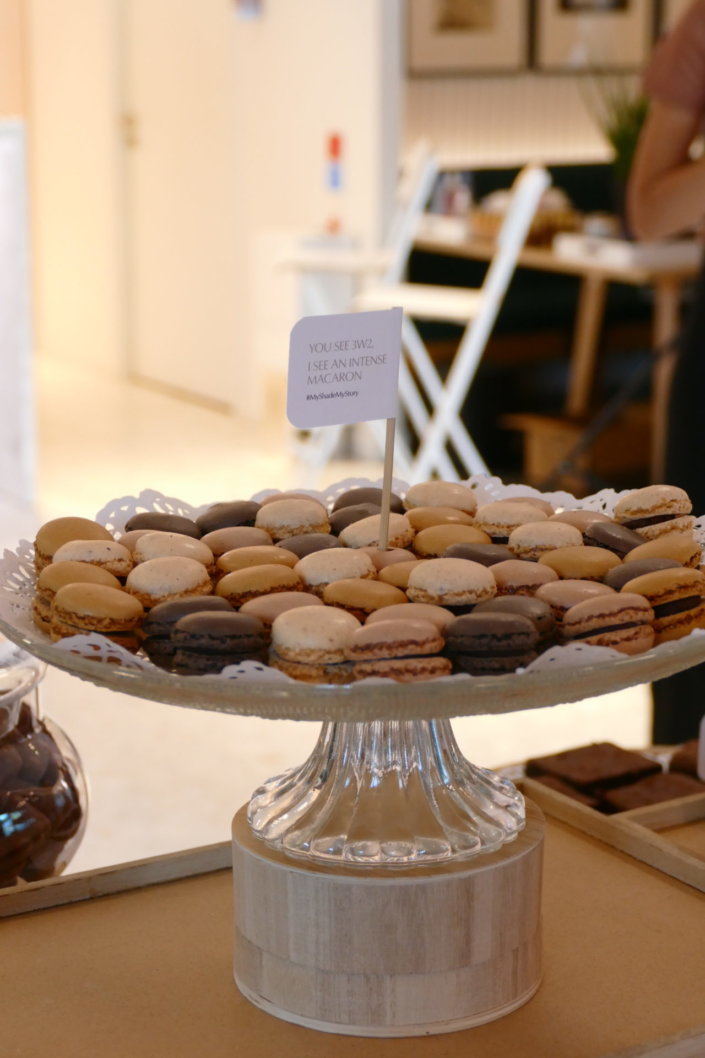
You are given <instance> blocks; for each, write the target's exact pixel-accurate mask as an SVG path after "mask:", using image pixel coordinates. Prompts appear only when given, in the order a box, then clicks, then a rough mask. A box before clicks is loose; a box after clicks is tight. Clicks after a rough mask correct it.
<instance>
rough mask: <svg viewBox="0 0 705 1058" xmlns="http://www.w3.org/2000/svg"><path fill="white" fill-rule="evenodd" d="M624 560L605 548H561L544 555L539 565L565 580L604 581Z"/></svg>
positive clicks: (584, 546) (582, 546) (581, 546)
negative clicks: (546, 567)
mask: <svg viewBox="0 0 705 1058" xmlns="http://www.w3.org/2000/svg"><path fill="white" fill-rule="evenodd" d="M621 564H622V560H621V558H620V557H619V555H615V553H614V551H608V550H607V548H605V547H590V546H588V545H585V544H581V545H580V546H579V547H560V548H557V549H556V550H555V551H550V552H549V553H548V554H546V555H542V556H541V558H540V559H539V565H541V566H548V567H549V569H552V570H554V572H556V573H557V574H558V576H559V577H561V578H562V579H563V580H604V578H605V577H606V576H607V574H608V573H609V571H610V570H611V569H614V568H615V566H620V565H621Z"/></svg>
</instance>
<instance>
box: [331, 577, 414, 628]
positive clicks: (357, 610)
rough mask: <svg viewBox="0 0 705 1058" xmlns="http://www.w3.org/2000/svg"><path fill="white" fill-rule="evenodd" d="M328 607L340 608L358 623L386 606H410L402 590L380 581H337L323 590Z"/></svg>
mask: <svg viewBox="0 0 705 1058" xmlns="http://www.w3.org/2000/svg"><path fill="white" fill-rule="evenodd" d="M323 602H324V603H325V604H326V606H339V607H340V608H341V609H342V610H347V612H348V613H351V614H352V615H353V616H354V617H357V619H358V621H364V620H365V618H367V617H369V615H370V614H371V613H374V611H375V610H380V609H382V608H383V607H385V606H400V605H401V606H404V605H408V602H407V598H406V595H405V594H404V592H403V591H402V590H401V588H395V587H394V585H392V584H385V583H383V581H380V580H359V579H355V578H353V579H350V580H335V581H333V582H332V584H327V585H326V587H325V588H324V589H323Z"/></svg>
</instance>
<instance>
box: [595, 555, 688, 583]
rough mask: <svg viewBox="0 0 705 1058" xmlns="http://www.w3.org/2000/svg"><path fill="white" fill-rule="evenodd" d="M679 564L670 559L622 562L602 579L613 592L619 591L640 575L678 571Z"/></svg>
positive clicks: (644, 559)
mask: <svg viewBox="0 0 705 1058" xmlns="http://www.w3.org/2000/svg"><path fill="white" fill-rule="evenodd" d="M679 567H680V562H676V561H675V559H672V558H642V559H640V560H639V561H638V562H622V563H621V565H619V566H615V567H614V569H611V570H609V571H608V572H607V573H606V574H605V577H604V581H605V584H608V585H609V586H610V588H614V590H615V591H620V589H621V588H623V587H624V585H625V584H626V583H627V581H628V580H634V578H635V577H640V576H641V575H642V573H655V572H656V570H657V569H678V568H679Z"/></svg>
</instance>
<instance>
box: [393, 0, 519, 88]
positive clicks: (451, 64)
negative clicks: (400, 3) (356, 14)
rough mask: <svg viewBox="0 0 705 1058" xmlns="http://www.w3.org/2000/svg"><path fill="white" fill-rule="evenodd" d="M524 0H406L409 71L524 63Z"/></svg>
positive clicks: (501, 68)
mask: <svg viewBox="0 0 705 1058" xmlns="http://www.w3.org/2000/svg"><path fill="white" fill-rule="evenodd" d="M528 15H529V3H528V0H408V4H407V43H408V69H409V73H410V74H411V75H412V76H417V77H419V76H435V77H438V76H443V75H452V74H464V75H468V74H481V73H508V72H512V71H517V70H521V69H525V68H526V66H527V65H528V38H529V34H528V23H529V18H528Z"/></svg>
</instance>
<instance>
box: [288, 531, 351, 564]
mask: <svg viewBox="0 0 705 1058" xmlns="http://www.w3.org/2000/svg"><path fill="white" fill-rule="evenodd" d="M276 546H277V547H282V548H284V549H285V550H286V551H291V553H292V555H296V557H297V559H298V558H304V557H305V556H306V555H311V554H313V552H314V551H327V550H328V549H329V548H331V547H340V540H338V537H337V536H334V534H333V533H302V534H301V536H287V538H286V540H280V541H279V542H278V543H277V544H276Z"/></svg>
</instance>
